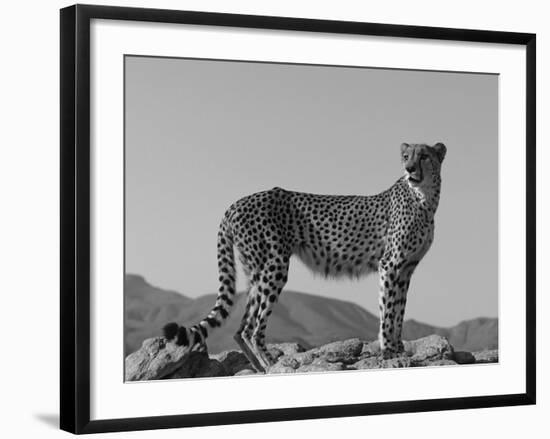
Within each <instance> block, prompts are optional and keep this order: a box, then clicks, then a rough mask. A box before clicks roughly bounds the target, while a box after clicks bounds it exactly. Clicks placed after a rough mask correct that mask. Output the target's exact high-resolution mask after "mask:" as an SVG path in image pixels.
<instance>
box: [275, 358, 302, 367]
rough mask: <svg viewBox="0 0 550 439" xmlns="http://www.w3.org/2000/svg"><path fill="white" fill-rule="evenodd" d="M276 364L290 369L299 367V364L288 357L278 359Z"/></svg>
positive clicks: (294, 359)
mask: <svg viewBox="0 0 550 439" xmlns="http://www.w3.org/2000/svg"><path fill="white" fill-rule="evenodd" d="M276 364H280V365H281V366H284V367H291V368H292V369H298V368H299V367H300V366H301V364H300V362H299V361H298V360H297V359H296V358H293V357H289V356H287V355H283V356H282V357H280V358H279V361H278V362H277V363H276Z"/></svg>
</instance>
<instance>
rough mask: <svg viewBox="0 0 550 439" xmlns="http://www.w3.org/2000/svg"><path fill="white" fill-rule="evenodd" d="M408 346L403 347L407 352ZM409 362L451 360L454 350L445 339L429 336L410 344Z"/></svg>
mask: <svg viewBox="0 0 550 439" xmlns="http://www.w3.org/2000/svg"><path fill="white" fill-rule="evenodd" d="M407 348H408V346H405V349H406V350H407ZM410 353H411V354H412V358H411V360H412V361H413V362H414V363H419V362H423V361H426V360H429V361H434V360H452V359H453V355H454V349H453V347H452V346H451V344H450V343H449V340H447V339H446V338H445V337H441V336H439V335H429V336H427V337H423V338H419V339H418V340H414V341H411V342H410Z"/></svg>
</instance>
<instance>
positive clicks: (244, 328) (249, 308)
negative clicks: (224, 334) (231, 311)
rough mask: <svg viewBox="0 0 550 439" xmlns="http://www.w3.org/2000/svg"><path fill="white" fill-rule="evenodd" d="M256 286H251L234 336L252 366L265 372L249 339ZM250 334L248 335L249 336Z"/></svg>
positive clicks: (258, 370)
mask: <svg viewBox="0 0 550 439" xmlns="http://www.w3.org/2000/svg"><path fill="white" fill-rule="evenodd" d="M253 289H254V286H252V287H251V288H250V291H249V294H248V298H247V302H246V308H245V313H244V316H243V318H242V321H241V325H240V326H239V329H238V330H237V332H236V333H235V335H234V336H233V339H234V340H235V342H236V343H237V344H238V345H239V347H240V348H241V350H242V351H243V354H244V356H245V357H246V358H247V359H248V361H249V362H250V364H251V365H252V367H253V368H254V369H255V370H256V372H260V373H265V369H264V368H263V367H262V365H261V363H260V362H259V361H258V358H257V357H256V355H255V354H254V352H253V351H252V346H251V342H250V339H249V334H250V333H251V332H252V331H251V329H248V328H249V325H251V324H253V322H254V321H255V318H254V314H255V306H254V305H255V296H254V294H253V291H252V290H253ZM247 334H248V336H247Z"/></svg>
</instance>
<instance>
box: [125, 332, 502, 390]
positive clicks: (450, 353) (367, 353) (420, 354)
mask: <svg viewBox="0 0 550 439" xmlns="http://www.w3.org/2000/svg"><path fill="white" fill-rule="evenodd" d="M404 345H405V352H404V353H403V354H401V355H400V356H398V357H395V358H391V359H383V358H382V357H381V355H380V348H379V345H378V342H365V341H362V340H359V339H358V338H352V339H349V340H345V341H338V342H334V343H329V344H326V345H324V346H321V347H318V348H314V349H310V350H307V351H306V350H305V349H304V348H302V346H300V345H299V344H298V343H280V344H271V345H268V348H269V350H270V352H271V354H272V356H273V357H274V358H275V359H276V363H275V364H274V365H273V366H271V368H270V369H269V370H268V371H267V373H269V374H275V373H304V372H325V371H337V370H358V369H381V368H396V367H426V366H449V365H457V364H474V363H496V362H498V351H497V350H485V351H479V352H465V351H455V350H454V348H453V346H451V344H450V343H449V342H448V340H447V339H446V338H445V337H441V336H439V335H430V336H428V337H423V338H420V339H418V340H413V341H405V342H404ZM125 370H126V381H143V380H159V379H172V378H199V377H221V376H234V375H235V376H236V375H252V374H255V373H256V372H255V371H254V370H253V368H252V367H251V365H250V363H249V362H248V360H247V359H246V357H245V356H244V354H243V353H242V352H241V351H237V350H231V351H226V352H222V353H221V354H217V355H210V356H209V355H208V354H207V353H205V352H191V353H189V354H186V353H185V350H184V348H182V347H179V346H176V345H175V344H174V343H167V342H166V340H165V339H164V338H162V337H156V338H150V339H147V340H145V341H144V342H143V345H142V347H141V348H140V349H139V350H137V351H136V352H134V353H132V354H130V355H128V356H127V357H126V368H125Z"/></svg>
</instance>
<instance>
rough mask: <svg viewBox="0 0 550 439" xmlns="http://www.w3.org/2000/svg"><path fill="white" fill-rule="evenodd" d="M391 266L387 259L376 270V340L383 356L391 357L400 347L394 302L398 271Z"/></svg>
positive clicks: (396, 291)
mask: <svg viewBox="0 0 550 439" xmlns="http://www.w3.org/2000/svg"><path fill="white" fill-rule="evenodd" d="M394 267H395V266H394V264H393V263H392V264H391V266H390V264H389V261H384V260H382V261H380V265H379V267H378V272H379V274H380V291H379V296H378V308H379V314H380V329H379V331H378V341H379V342H380V350H381V352H382V355H383V357H384V358H391V357H393V356H395V354H397V353H398V352H399V348H400V347H401V348H402V344H401V343H399V342H400V340H397V339H396V335H397V334H396V332H397V328H396V326H395V317H396V312H397V306H396V302H397V300H398V298H397V295H398V284H397V282H398V279H399V277H398V274H399V273H398V272H397V270H396V269H395V268H394Z"/></svg>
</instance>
